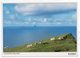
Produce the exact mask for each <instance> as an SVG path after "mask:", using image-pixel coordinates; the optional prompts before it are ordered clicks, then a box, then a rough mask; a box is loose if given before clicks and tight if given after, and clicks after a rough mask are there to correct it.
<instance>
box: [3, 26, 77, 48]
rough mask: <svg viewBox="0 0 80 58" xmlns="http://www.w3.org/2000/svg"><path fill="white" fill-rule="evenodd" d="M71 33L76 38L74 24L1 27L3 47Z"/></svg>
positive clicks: (11, 46)
mask: <svg viewBox="0 0 80 58" xmlns="http://www.w3.org/2000/svg"><path fill="white" fill-rule="evenodd" d="M66 33H72V35H73V36H74V37H75V38H77V35H76V33H77V28H76V26H45V27H44V26H43V27H41V26H32V27H31V26H24V27H23V26H9V27H3V45H4V47H9V48H13V47H17V46H21V45H24V44H28V43H31V42H36V41H39V40H43V39H49V38H52V37H54V36H58V35H60V34H66Z"/></svg>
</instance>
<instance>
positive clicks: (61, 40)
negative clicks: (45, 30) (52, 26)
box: [3, 33, 77, 52]
mask: <svg viewBox="0 0 80 58" xmlns="http://www.w3.org/2000/svg"><path fill="white" fill-rule="evenodd" d="M76 47H77V43H76V39H75V38H74V36H73V35H72V34H71V33H67V34H63V35H59V36H55V37H53V38H49V39H44V40H41V41H37V42H33V43H30V44H25V45H22V46H18V47H15V48H4V49H3V51H4V52H75V51H76Z"/></svg>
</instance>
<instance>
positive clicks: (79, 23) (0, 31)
mask: <svg viewBox="0 0 80 58" xmlns="http://www.w3.org/2000/svg"><path fill="white" fill-rule="evenodd" d="M52 2H55V3H57V2H77V1H76V0H64V1H63V0H62V1H60V0H55V1H54V0H53V1H50V0H46V2H45V0H43V1H42V0H40V1H39V0H35V1H34V0H29V1H28V0H3V1H2V3H52ZM79 5H80V4H79V3H78V6H79ZM0 7H1V11H3V8H2V5H0ZM78 8H79V9H78V13H79V14H80V12H79V10H80V7H78ZM0 14H3V13H2V12H0ZM77 15H78V14H77ZM2 18H3V17H2V15H0V19H2ZM78 18H79V16H78ZM2 24H3V19H2V20H0V38H1V39H0V42H1V45H3V44H2V43H3V42H2V41H3V28H2V27H3V25H2ZM77 26H78V30H77V34H78V35H79V31H80V28H79V27H80V21H79V19H78V20H77ZM79 38H80V36H77V39H79ZM78 44H79V41H78ZM2 47H3V46H2ZM78 49H79V48H78ZM2 50H3V48H2V49H0V51H1V52H2V56H4V57H5V56H10V57H11V56H18V57H21V56H27V57H28V56H31V57H35V56H43V57H44V56H58V57H59V56H77V55H78V54H76V55H68V53H77V52H50V53H49V52H48V53H43V52H40V53H34V52H32V53H30V52H29V53H19V54H18V53H17V52H16V53H14V54H13V53H11V54H9V53H8V54H6V53H3V51H2Z"/></svg>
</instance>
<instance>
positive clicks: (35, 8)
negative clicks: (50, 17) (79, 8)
mask: <svg viewBox="0 0 80 58" xmlns="http://www.w3.org/2000/svg"><path fill="white" fill-rule="evenodd" d="M14 8H15V11H16V12H18V13H20V14H23V15H37V14H44V13H46V14H47V13H48V14H49V13H52V12H53V13H55V12H62V11H67V10H74V9H76V4H74V3H72V4H71V3H70V4H69V3H65V4H64V3H62V4H61V3H58V4H57V3H54V4H47V3H44V4H37V3H36V4H16V6H15V7H14Z"/></svg>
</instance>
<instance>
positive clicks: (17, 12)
mask: <svg viewBox="0 0 80 58" xmlns="http://www.w3.org/2000/svg"><path fill="white" fill-rule="evenodd" d="M3 52H4V53H7V52H8V53H11V52H12V53H15V52H17V53H19V52H20V53H24V52H25V53H30V52H34V53H37V52H39V53H43V52H44V53H48V52H51V53H56V52H59V53H61V52H72V54H74V53H73V52H77V4H76V3H4V4H3Z"/></svg>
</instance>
